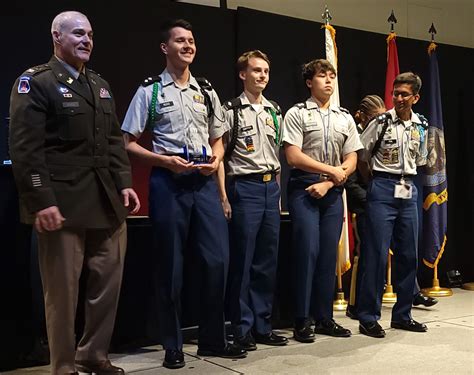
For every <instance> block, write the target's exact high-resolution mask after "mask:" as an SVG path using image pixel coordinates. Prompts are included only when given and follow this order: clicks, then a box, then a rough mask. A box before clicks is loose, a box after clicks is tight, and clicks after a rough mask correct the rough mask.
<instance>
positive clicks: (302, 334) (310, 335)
mask: <svg viewBox="0 0 474 375" xmlns="http://www.w3.org/2000/svg"><path fill="white" fill-rule="evenodd" d="M293 338H294V339H295V340H296V341H299V342H303V343H311V342H314V339H315V336H314V331H313V329H312V328H311V321H310V320H309V319H305V320H304V321H303V322H302V323H301V324H299V323H296V324H295V329H294V330H293Z"/></svg>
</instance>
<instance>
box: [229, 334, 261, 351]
mask: <svg viewBox="0 0 474 375" xmlns="http://www.w3.org/2000/svg"><path fill="white" fill-rule="evenodd" d="M234 345H235V346H237V347H239V348H240V349H244V350H246V351H248V352H250V351H252V350H256V349H257V344H256V343H255V339H254V338H253V336H252V334H251V333H250V332H247V334H246V335H245V336H242V337H236V338H235V339H234Z"/></svg>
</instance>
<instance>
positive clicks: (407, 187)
mask: <svg viewBox="0 0 474 375" xmlns="http://www.w3.org/2000/svg"><path fill="white" fill-rule="evenodd" d="M412 188H413V187H412V186H411V184H409V183H408V182H406V181H405V179H404V178H403V176H402V177H401V178H400V181H399V182H397V184H396V185H395V191H394V193H393V197H394V198H400V199H411V197H412V195H413V189H412Z"/></svg>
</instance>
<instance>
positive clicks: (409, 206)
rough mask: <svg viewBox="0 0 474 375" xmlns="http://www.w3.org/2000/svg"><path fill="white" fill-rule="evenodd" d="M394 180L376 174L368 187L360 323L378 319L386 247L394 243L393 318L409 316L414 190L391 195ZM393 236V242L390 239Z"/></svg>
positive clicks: (413, 270)
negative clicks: (405, 196)
mask: <svg viewBox="0 0 474 375" xmlns="http://www.w3.org/2000/svg"><path fill="white" fill-rule="evenodd" d="M397 183H398V181H397V180H395V179H388V178H384V177H375V178H374V179H373V180H372V181H371V183H370V184H369V188H368V190H367V209H366V220H367V221H366V223H367V231H366V234H367V235H366V237H365V239H364V241H362V246H363V248H362V250H361V260H362V263H363V269H364V271H363V274H362V275H361V278H360V290H361V293H359V295H358V300H357V303H358V312H357V314H358V317H359V320H360V321H361V322H369V321H375V320H379V319H380V315H381V312H380V311H381V306H382V295H383V289H384V284H385V274H386V266H387V256H388V249H389V247H390V245H391V243H393V244H394V249H393V250H394V261H395V262H396V267H395V268H394V270H395V273H394V282H393V285H394V290H395V292H396V293H397V303H396V304H395V305H394V306H393V309H392V321H401V320H408V319H411V306H412V302H413V289H414V284H415V277H416V268H417V242H418V213H417V209H416V200H417V190H416V187H415V186H414V185H413V184H411V185H412V189H413V193H412V198H411V199H400V198H394V196H393V195H394V189H395V185H396V184H397ZM392 236H393V241H391V240H392Z"/></svg>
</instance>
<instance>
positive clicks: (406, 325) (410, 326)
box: [390, 319, 428, 332]
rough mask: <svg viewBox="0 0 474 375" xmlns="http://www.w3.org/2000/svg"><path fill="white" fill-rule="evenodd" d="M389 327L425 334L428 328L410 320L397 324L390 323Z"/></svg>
mask: <svg viewBox="0 0 474 375" xmlns="http://www.w3.org/2000/svg"><path fill="white" fill-rule="evenodd" d="M390 327H392V328H396V329H404V330H405V331H411V332H426V331H428V327H427V326H426V325H425V324H423V323H418V322H417V321H415V320H413V319H410V320H401V321H398V322H394V321H392V322H391V323H390Z"/></svg>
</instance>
